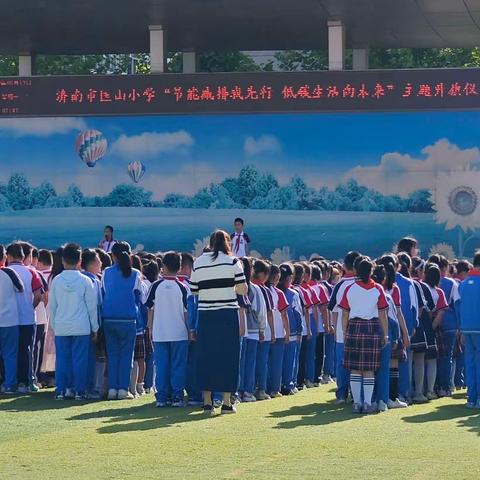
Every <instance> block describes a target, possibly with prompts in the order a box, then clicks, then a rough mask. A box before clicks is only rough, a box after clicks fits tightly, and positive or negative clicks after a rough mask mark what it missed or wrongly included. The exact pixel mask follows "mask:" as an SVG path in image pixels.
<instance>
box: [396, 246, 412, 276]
mask: <svg viewBox="0 0 480 480" xmlns="http://www.w3.org/2000/svg"><path fill="white" fill-rule="evenodd" d="M397 258H398V261H399V262H400V273H401V274H402V275H403V276H404V277H407V278H411V275H410V270H411V268H412V259H411V258H410V255H409V254H408V253H406V252H400V253H399V254H398V255H397Z"/></svg>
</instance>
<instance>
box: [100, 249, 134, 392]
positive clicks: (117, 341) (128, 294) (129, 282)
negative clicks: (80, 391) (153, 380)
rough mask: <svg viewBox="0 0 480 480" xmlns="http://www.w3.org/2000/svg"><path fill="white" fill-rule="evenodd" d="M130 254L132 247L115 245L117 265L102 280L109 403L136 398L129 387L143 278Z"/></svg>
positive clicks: (115, 262)
mask: <svg viewBox="0 0 480 480" xmlns="http://www.w3.org/2000/svg"><path fill="white" fill-rule="evenodd" d="M130 253H131V250H130V245H129V244H128V243H126V242H117V243H115V244H114V245H113V246H112V256H113V261H114V264H113V266H111V267H108V268H106V269H105V272H104V273H103V278H102V290H103V305H102V317H103V325H104V331H105V342H106V346H107V368H108V396H107V398H108V399H109V400H116V399H118V400H124V399H133V398H134V396H133V395H132V394H131V393H130V392H129V391H128V387H129V385H130V375H131V371H132V367H133V352H134V349H135V340H136V336H137V318H138V315H139V312H138V298H139V296H140V294H141V289H142V278H141V277H142V276H141V273H140V272H139V271H138V270H134V269H133V268H132V259H131V258H130Z"/></svg>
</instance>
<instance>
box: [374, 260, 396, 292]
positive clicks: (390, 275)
mask: <svg viewBox="0 0 480 480" xmlns="http://www.w3.org/2000/svg"><path fill="white" fill-rule="evenodd" d="M395 260H396V257H395V256H393V255H384V256H383V257H381V258H379V259H378V260H377V264H378V265H382V266H383V268H384V269H385V278H384V282H385V283H384V285H385V288H386V289H387V290H391V289H392V288H393V285H394V283H395V280H396V274H397V263H398V261H397V262H396V261H395ZM378 283H380V282H378Z"/></svg>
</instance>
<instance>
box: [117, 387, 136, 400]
mask: <svg viewBox="0 0 480 480" xmlns="http://www.w3.org/2000/svg"><path fill="white" fill-rule="evenodd" d="M117 398H118V400H133V399H134V398H135V397H134V396H133V395H132V394H131V393H130V392H129V391H128V390H122V389H120V390H119V391H118V396H117Z"/></svg>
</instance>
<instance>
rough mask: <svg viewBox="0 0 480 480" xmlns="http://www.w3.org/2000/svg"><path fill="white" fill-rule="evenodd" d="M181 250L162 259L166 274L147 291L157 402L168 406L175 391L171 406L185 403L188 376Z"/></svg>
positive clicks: (187, 291) (185, 302)
mask: <svg viewBox="0 0 480 480" xmlns="http://www.w3.org/2000/svg"><path fill="white" fill-rule="evenodd" d="M180 262H181V257H180V254H179V253H176V252H167V253H166V254H165V255H164V256H163V259H162V263H163V276H162V278H161V279H160V280H157V281H156V282H154V283H153V284H152V285H151V287H150V290H149V292H148V296H147V301H146V302H145V305H146V306H147V307H148V309H149V311H148V326H149V329H150V331H151V332H152V340H153V352H154V356H155V366H156V375H155V387H156V390H157V392H156V394H155V397H156V400H157V402H156V406H157V407H165V406H167V399H168V396H169V394H170V389H171V394H172V407H183V406H184V390H185V386H186V380H187V358H188V327H187V299H188V297H189V295H190V292H189V290H188V288H187V287H186V286H185V285H183V284H182V282H180V280H178V278H177V273H178V271H179V270H180V265H181V263H180Z"/></svg>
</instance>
